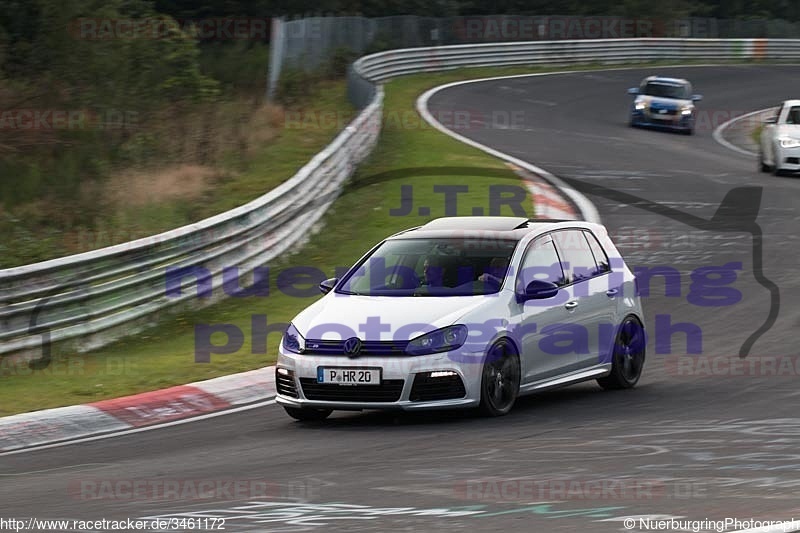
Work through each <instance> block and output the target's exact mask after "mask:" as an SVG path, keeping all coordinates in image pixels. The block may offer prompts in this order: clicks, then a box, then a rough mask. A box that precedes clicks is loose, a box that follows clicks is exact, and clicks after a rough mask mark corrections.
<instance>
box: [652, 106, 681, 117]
mask: <svg viewBox="0 0 800 533" xmlns="http://www.w3.org/2000/svg"><path fill="white" fill-rule="evenodd" d="M661 109H663V108H656V107H651V108H650V113H651V114H652V115H654V116H656V117H672V116H675V115H677V114H678V110H677V109H666V110H665V112H664V113H661V112H660V111H661Z"/></svg>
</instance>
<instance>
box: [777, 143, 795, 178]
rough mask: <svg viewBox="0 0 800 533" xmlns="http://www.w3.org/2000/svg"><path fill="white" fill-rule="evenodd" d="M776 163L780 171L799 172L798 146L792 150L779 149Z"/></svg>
mask: <svg viewBox="0 0 800 533" xmlns="http://www.w3.org/2000/svg"><path fill="white" fill-rule="evenodd" d="M776 161H777V166H778V168H779V169H780V170H787V171H790V172H797V171H800V146H797V147H794V148H783V147H781V148H779V149H778V152H777V157H776Z"/></svg>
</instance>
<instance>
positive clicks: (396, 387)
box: [300, 378, 405, 402]
mask: <svg viewBox="0 0 800 533" xmlns="http://www.w3.org/2000/svg"><path fill="white" fill-rule="evenodd" d="M404 383H405V381H404V380H402V379H385V380H383V382H381V384H380V385H330V384H323V383H317V380H316V379H314V378H300V386H301V387H302V388H303V394H304V395H305V397H306V398H308V399H309V400H323V401H330V402H396V401H397V400H399V399H400V394H401V393H402V392H403V384H404Z"/></svg>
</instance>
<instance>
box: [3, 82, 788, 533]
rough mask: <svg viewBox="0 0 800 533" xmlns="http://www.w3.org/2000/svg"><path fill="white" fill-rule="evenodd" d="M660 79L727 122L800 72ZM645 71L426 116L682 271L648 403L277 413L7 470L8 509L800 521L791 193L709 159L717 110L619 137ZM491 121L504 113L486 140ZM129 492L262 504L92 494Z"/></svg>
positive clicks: (239, 527) (532, 524)
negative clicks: (139, 488) (195, 493)
mask: <svg viewBox="0 0 800 533" xmlns="http://www.w3.org/2000/svg"><path fill="white" fill-rule="evenodd" d="M658 72H660V73H664V74H666V73H668V74H671V75H675V76H680V77H687V78H689V79H691V80H692V81H693V83H694V86H695V92H699V93H702V94H703V95H704V100H703V101H702V102H700V103H699V104H698V108H699V109H700V110H701V114H702V113H703V112H708V113H714V112H717V115H716V116H717V118H718V119H721V118H722V117H724V116H725V113H728V115H730V114H734V113H738V114H741V113H743V112H747V111H752V110H756V109H761V108H765V107H770V106H774V105H777V104H778V103H779V102H780V101H782V100H783V99H788V98H790V97H797V96H798V95H800V76H798V73H799V72H800V67H776V66H743V67H732V66H726V67H687V68H674V69H673V68H670V69H666V68H662V69H659V71H658ZM652 73H654V72H653V71H651V70H615V71H602V72H601V71H598V72H582V73H580V72H579V73H569V74H563V75H556V76H541V77H524V78H515V79H504V80H495V81H487V82H480V83H471V84H466V85H461V86H457V87H453V88H450V89H447V90H443V91H441V92H439V93H437V94H435V95H434V96H433V97H432V98H431V100H430V102H429V103H430V109H431V111H432V112H433V113H434V115H436V114H437V113H440V112H441V111H445V110H451V111H459V110H470V116H471V117H472V120H471V121H470V124H469V125H468V126H466V125H464V124H462V125H461V126H462V128H461V129H460V130H459V132H460V133H462V134H463V135H466V136H468V137H470V138H472V139H474V140H477V141H479V142H481V143H484V144H486V145H489V146H491V147H493V148H496V149H498V150H501V151H504V152H506V153H509V154H511V155H514V156H516V157H519V158H522V159H524V160H527V161H530V162H532V163H535V164H537V165H539V166H540V167H543V168H545V169H547V170H548V171H550V172H552V173H554V174H556V175H558V176H560V177H562V178H563V179H564V180H566V181H568V182H569V183H570V184H572V185H573V186H574V187H575V188H577V189H579V190H581V191H582V192H584V194H586V195H587V196H588V197H589V198H590V199H591V200H592V201H593V202H595V204H596V205H597V207H598V209H599V212H600V215H601V217H602V219H603V222H604V223H605V224H606V225H607V226H608V228H609V230H610V231H611V232H612V234H614V235H615V236H616V239H617V242H618V243H619V245H620V248H621V250H622V252H623V254H624V255H625V256H626V257H627V259H628V262H629V263H630V264H631V265H634V266H647V267H672V268H674V269H677V271H678V272H679V273H680V278H681V285H680V287H675V286H674V284H673V285H671V286H670V290H672V291H675V290H676V289H677V291H676V292H677V293H678V294H677V295H676V294H675V293H674V292H670V294H669V295H667V294H666V293H667V290H666V289H667V286H666V284H665V283H663V282H662V281H660V280H659V279H654V280H653V283H652V286H651V294H650V296H649V297H647V298H645V311H646V313H647V317H648V324H647V326H648V330H649V331H650V332H651V338H650V346H649V351H648V362H647V365H646V367H645V371H644V377H643V379H642V381H641V382H640V385H639V387H638V388H636V389H635V390H633V391H623V392H603V391H601V390H600V388H599V387H597V386H596V385H595V384H594V383H593V382H592V383H586V384H582V385H579V386H574V387H571V388H568V389H563V390H558V391H553V392H548V393H543V394H539V395H536V396H532V397H527V398H524V399H522V400H520V401H519V403H518V404H517V406H516V407H515V409H514V410H513V411H512V413H511V414H510V415H508V416H506V417H503V418H500V419H482V418H476V417H474V416H472V415H470V414H467V413H440V414H434V415H430V414H427V415H424V414H414V415H394V414H386V413H363V414H358V413H335V414H334V415H333V416H332V417H331V419H330V420H328V421H327V422H325V423H317V424H300V423H296V422H293V421H292V420H291V419H289V418H288V417H287V416H286V415H285V414H284V412H283V410H282V409H280V408H279V407H277V406H275V405H271V406H268V407H265V408H259V409H254V410H251V411H245V412H241V413H237V414H232V415H229V416H222V417H217V418H212V419H209V420H204V421H198V422H192V423H188V424H183V425H178V426H174V427H169V428H164V429H157V430H153V431H145V432H141V433H136V434H133V435H129V436H124V437H116V438H112V439H107V440H101V441H97V442H89V443H83V444H80V445H71V446H64V447H59V448H53V449H50V450H44V451H37V452H31V453H23V454H18V455H10V456H4V457H0V501H2V502H3V504H2V507H3V508H4V511H5V512H3V513H0V514H2V515H3V516H18V517H22V516H36V517H39V518H74V519H83V520H86V519H101V518H107V519H112V518H118V519H121V518H140V517H153V516H164V517H181V516H194V517H218V518H219V517H222V518H225V519H226V522H225V530H226V531H350V532H355V531H434V530H437V531H456V530H460V529H462V528H469V529H471V530H474V531H575V530H582V531H623V530H625V528H624V522H623V521H622V520H623V518H624V517H628V516H637V515H663V516H675V517H685V518H686V519H694V520H703V519H724V518H739V519H751V518H754V519H762V520H788V519H791V518H793V517H794V518H796V519H800V475H798V472H800V447H798V443H799V442H800V415H798V411H797V406H798V405H799V404H800V388H799V387H798V386H797V383H798V373H797V371H798V363H797V358H798V349H797V333H796V332H797V331H798V327H800V306H798V305H797V302H798V301H799V300H800V290H799V289H800V279H799V278H798V275H797V273H796V268H797V266H798V264H800V247H798V238H797V228H798V217H799V214H798V198H800V178H798V177H775V176H772V175H771V174H761V173H759V172H757V169H756V161H755V160H754V159H752V158H748V157H746V156H743V155H741V154H738V153H736V152H733V151H731V150H729V149H726V148H724V147H722V146H721V145H719V144H718V143H717V142H716V141H715V140H714V139H713V138H712V129H713V127H716V126H717V125H718V122H717V123H714V121H713V120H710V119H709V116H713V115H709V116H707V117H705V118H704V119H702V120H700V121H699V122H698V125H697V131H696V133H695V135H693V136H685V135H681V134H675V133H668V132H661V131H652V130H642V129H632V128H629V127H628V126H627V122H626V119H627V116H626V112H627V106H628V104H629V102H630V98H631V97H630V96H628V95H627V94H626V92H625V91H626V89H627V88H628V87H630V86H635V85H637V84H638V82H639V80H640V79H641V78H642V77H644V76H646V75H649V74H652ZM701 116H702V115H701ZM493 117H494V118H497V117H500V118H501V119H503V118H504V117H516V119H514V120H510V121H503V124H499V123H495V124H494V125H493V124H492V121H493ZM495 122H496V121H495ZM737 188H744V189H740V190H738V191H734V190H735V189H737ZM731 191H734V192H732V193H731V194H730V196H728V203H727V205H726V207H724V208H723V209H721V210H720V212H719V213H718V212H717V209H718V208H719V206H720V204H721V203H722V202H723V200H724V199H725V198H726V195H728V193H729V192H731ZM715 213H716V214H717V216H716V217H715ZM759 231H760V232H762V234H763V235H762V236H759V234H758V232H759ZM730 263H741V266H738V265H733V266H730V267H729V269H738V270H736V274H737V279H736V280H735V282H733V283H730V284H728V285H725V286H727V287H729V288H730V287H732V288H735V291H734V292H735V294H736V295H738V296H736V298H733V299H734V300H737V301H729V300H724V299H723V300H716V301H714V300H713V298H712V296H709V294H711V293H708V292H706V293H703V294H700V295H698V294H699V292H698V290H697V287H695V289H692V286H691V283H692V279H691V278H690V275H691V273H692V272H695V273H697V269H698V268H704V267H713V266H716V267H721V266H723V265H726V264H730ZM700 272H702V271H700ZM775 286H777V289H778V290H779V300H777V299H776V295H777V294H778V292H777V291H776V290H775ZM771 287H772V289H771ZM693 290H694V292H693ZM692 294H694V296H690V295H692ZM714 294H716V295H717V297H720V298H722V297H723V296H724V295H726V294H727V295H730V293H714ZM703 295H705V296H703ZM720 295H722V296H720ZM720 302H723V303H726V304H728V305H722V304H721V303H720ZM776 313H777V314H776ZM656 316H660V319H659V320H661V321H662V326H663V321H665V320H667V321H669V323H671V324H673V325H674V324H675V323H677V322H681V323H691V324H692V325H693V326H695V327H696V329H697V330H700V331H701V334H702V335H701V337H702V346H699V345H698V343H697V342H695V341H693V342H690V343H689V348H691V349H697V348H698V347H700V349H701V350H702V354H701V355H700V356H699V358H700V360H702V359H703V358H705V360H706V362H707V363H708V361H709V359H708V358H712V357H724V358H726V359H725V361H727V362H728V363H727V364H719V361H720V360H719V359H715V360H714V361H716V364H711V363H709V364H707V365H699V364H696V363H695V361H697V360H698V356H697V355H692V356H689V357H687V342H686V336H685V335H683V334H681V333H676V334H675V335H674V336H673V337H672V339H671V341H672V342H671V345H669V343H668V347H669V349H664V346H662V351H669V352H670V353H656V351H655V343H656V342H657V341H658V340H659V339H657V338H654V335H653V332H655V331H656V329H657V328H656ZM665 316H666V318H665ZM771 316H773V317H775V319H774V320H771V319H770V317H771ZM759 328H761V329H762V330H763V331H759ZM662 329H664V328H663V327H662ZM655 336H657V335H655ZM662 344H663V338H662ZM743 351H744V352H747V354H748V357H747V359H745V361H757V360H758V358H762V359H763V358H764V357H765V356H770V357H779V356H780V357H785V358H786V359H781V360H780V361H783V362H782V363H779V364H781V365H782V364H785V363H787V362H788V363H791V364H793V365H794V366H793V371H789V370H788V367H783V366H779V367H778V370H779V371H778V372H771V370H770V368H771V367H769V366H767V365H765V364H764V365H762V364H754V365H752V366H746V364H749V363H746V364H745V363H742V365H745V366H741V367H732V366H730V365H731V364H732V363H730V361H739V355H740V353H742V352H743ZM773 361H775V360H774V359H773ZM737 368H738V370H737ZM781 369H783V370H782V371H781ZM773 370H774V368H773ZM731 374H739V375H731ZM771 374H780V375H771ZM120 480H121V481H125V480H144V481H147V482H155V481H161V482H172V483H185V482H187V481H189V482H193V481H198V480H222V481H226V480H227V481H229V482H236V481H242V480H245V481H247V482H248V483H250V482H256V481H257V482H266V483H267V486H268V489H267V490H266V494H265V495H264V497H261V498H259V497H257V496H258V495H257V494H255V493H254V491H253V490H251V489H247V490H244V491H243V493H237V492H236V491H232V492H233V493H232V494H230V495H225V494H223V495H222V497H220V498H217V499H216V500H214V501H208V500H204V499H203V498H199V497H194V498H193V497H191V495H190V496H189V497H188V499H182V498H175V497H168V496H164V495H162V496H163V497H156V498H135V499H126V498H124V497H123V495H121V494H120V492H119V491H117V492H116V493H115V494H113V495H110V496H109V495H107V496H106V497H102V496H103V495H102V492H100V493H98V494H97V495H98V496H100V497H99V498H98V499H92V498H91V494H92V493H91V491H89V492H87V490H86V486H87V483H95V482H96V483H100V482H102V481H105V482H118V481H120ZM98 486H99V485H98ZM253 486H255V485H253V484H252V483H250V485H248V487H253ZM598 486H599V487H601V488H602V489H601V490H597V487H598ZM240 496H241V497H240ZM209 524H210V523H209ZM217 525H219V524H217ZM186 529H187V530H188V529H189V528H188V527H187V528H186ZM196 529H197V528H196ZM196 529H195V530H196ZM208 529H210V527H209V528H208ZM165 530H172V531H174V530H175V529H165ZM179 530H182V529H179ZM637 530H638V529H637Z"/></svg>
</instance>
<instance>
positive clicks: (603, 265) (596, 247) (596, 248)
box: [583, 231, 611, 276]
mask: <svg viewBox="0 0 800 533" xmlns="http://www.w3.org/2000/svg"><path fill="white" fill-rule="evenodd" d="M583 235H584V237H586V240H587V241H588V242H589V248H591V250H592V255H593V256H594V263H595V265H597V270H596V273H595V275H597V276H599V275H601V274H605V273H606V272H610V271H611V266H610V265H609V262H608V255H607V254H606V252H605V250H603V247H602V246H600V242H599V241H598V240H597V237H596V236H595V234H594V233H592V232H591V231H585V232H584V233H583Z"/></svg>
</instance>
